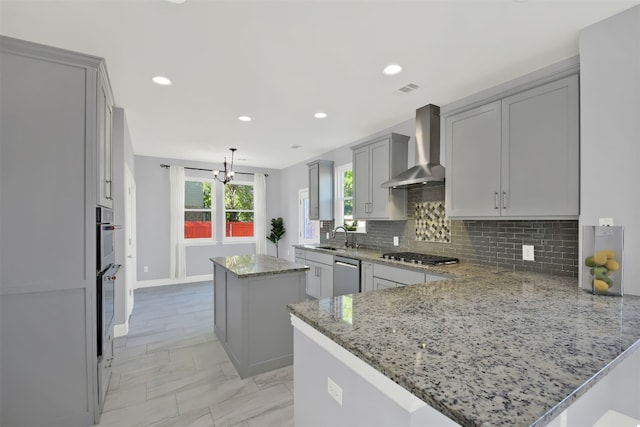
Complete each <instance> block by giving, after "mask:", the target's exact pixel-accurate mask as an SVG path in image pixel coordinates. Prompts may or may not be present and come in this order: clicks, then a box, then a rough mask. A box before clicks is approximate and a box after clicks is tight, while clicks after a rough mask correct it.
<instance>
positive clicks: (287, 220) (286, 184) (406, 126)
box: [280, 117, 444, 261]
mask: <svg viewBox="0 0 640 427" xmlns="http://www.w3.org/2000/svg"><path fill="white" fill-rule="evenodd" d="M391 132H395V133H399V134H402V135H407V136H410V137H411V139H410V140H409V155H408V165H409V166H413V164H414V158H415V117H412V118H410V119H408V120H406V121H404V122H402V123H399V124H397V125H395V126H391V127H389V128H387V129H383V130H381V131H380V132H376V133H374V134H372V135H369V136H366V137H364V138H361V139H359V140H357V141H353V142H352V143H350V144H346V145H344V146H342V147H340V148H336V149H335V150H332V151H329V152H328V153H325V154H323V155H321V156H317V157H313V158H310V159H308V160H307V161H305V162H301V163H298V164H296V165H293V166H290V167H288V168H286V169H283V170H282V171H281V172H282V186H281V193H282V194H284V195H286V196H285V197H283V198H282V206H281V209H280V210H281V211H282V218H283V220H284V224H285V227H286V229H287V234H285V236H284V238H283V239H282V240H281V241H280V248H281V249H280V257H281V258H287V259H289V260H291V261H293V260H294V258H295V256H294V251H293V250H292V248H291V245H295V244H298V242H299V231H298V230H299V220H298V190H300V189H301V188H307V187H308V186H309V174H308V169H307V163H308V162H310V161H312V160H316V159H323V160H333V161H334V167H337V166H341V165H344V164H346V163H351V162H352V159H351V149H350V148H349V147H351V146H353V145H356V144H360V143H361V142H365V141H368V140H371V139H374V138H377V137H378V136H383V135H385V134H389V133H391ZM440 153H441V163H442V164H444V147H442V146H441V148H440Z"/></svg>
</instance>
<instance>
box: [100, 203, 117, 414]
mask: <svg viewBox="0 0 640 427" xmlns="http://www.w3.org/2000/svg"><path fill="white" fill-rule="evenodd" d="M119 228H120V227H119V226H117V225H114V224H113V211H112V210H111V209H109V208H104V207H98V208H97V209H96V233H97V235H96V237H97V239H96V240H97V248H96V253H97V259H96V270H97V280H96V306H97V307H96V308H97V316H96V317H97V329H96V330H97V351H98V353H97V354H98V360H97V363H98V405H99V412H102V407H103V405H104V399H105V396H106V394H107V389H108V387H109V380H110V378H111V361H112V360H113V339H112V336H111V334H112V330H113V318H114V312H115V310H114V308H115V306H114V302H115V300H114V296H115V283H116V279H117V276H116V275H117V274H118V271H119V270H120V267H121V265H120V264H116V263H115V260H116V255H115V236H114V233H115V230H117V229H119ZM98 419H99V416H98Z"/></svg>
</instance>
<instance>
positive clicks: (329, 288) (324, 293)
mask: <svg viewBox="0 0 640 427" xmlns="http://www.w3.org/2000/svg"><path fill="white" fill-rule="evenodd" d="M295 262H296V263H297V264H304V265H307V266H309V270H308V271H307V297H311V298H316V299H320V298H330V297H332V296H333V255H329V254H325V253H322V252H316V251H305V250H303V249H298V248H296V250H295Z"/></svg>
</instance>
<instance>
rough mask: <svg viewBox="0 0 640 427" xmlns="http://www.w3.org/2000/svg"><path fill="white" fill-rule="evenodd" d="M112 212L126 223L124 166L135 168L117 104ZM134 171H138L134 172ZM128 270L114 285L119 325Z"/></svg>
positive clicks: (120, 239) (121, 260)
mask: <svg viewBox="0 0 640 427" xmlns="http://www.w3.org/2000/svg"><path fill="white" fill-rule="evenodd" d="M112 136H113V154H112V158H113V188H114V189H115V191H114V198H113V216H114V224H118V225H123V224H124V223H125V221H124V216H125V212H124V188H125V184H124V173H125V172H124V170H125V166H126V167H128V168H129V170H131V172H134V171H135V169H134V156H133V145H132V143H131V135H130V134H129V126H128V125H127V117H126V115H125V111H124V110H123V109H122V108H118V107H115V108H114V109H113V132H112ZM134 173H135V172H134ZM115 245H116V264H121V265H122V266H125V264H126V263H125V252H126V248H125V234H124V231H119V232H116V234H115ZM125 275H126V274H125V272H124V270H121V271H120V274H119V275H118V279H117V282H116V287H115V297H114V298H115V308H114V322H115V324H116V325H120V324H125V323H127V320H128V319H127V317H128V316H127V313H126V311H127V303H126V298H127V295H126V291H125V292H122V291H123V290H125V283H124V280H125Z"/></svg>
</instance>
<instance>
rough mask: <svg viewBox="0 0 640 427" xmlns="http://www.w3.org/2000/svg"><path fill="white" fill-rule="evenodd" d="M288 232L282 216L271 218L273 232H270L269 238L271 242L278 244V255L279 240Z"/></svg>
mask: <svg viewBox="0 0 640 427" xmlns="http://www.w3.org/2000/svg"><path fill="white" fill-rule="evenodd" d="M286 232H287V230H285V228H284V224H283V221H282V218H280V217H278V218H271V234H269V235H268V236H267V239H269V241H270V242H271V243H273V244H274V245H276V257H278V256H279V254H278V241H279V240H280V239H282V236H284V233H286Z"/></svg>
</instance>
